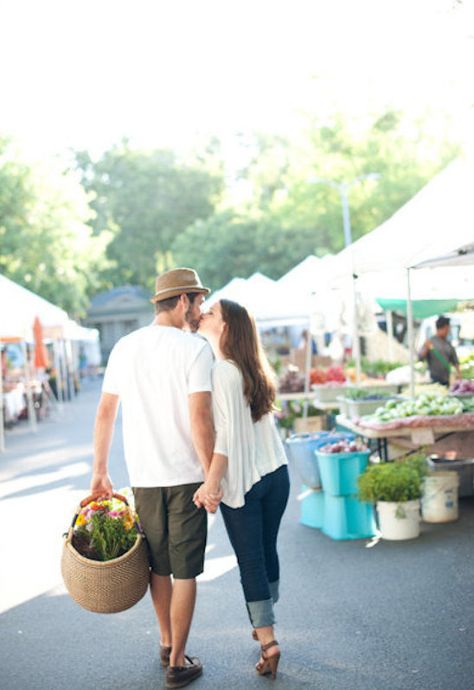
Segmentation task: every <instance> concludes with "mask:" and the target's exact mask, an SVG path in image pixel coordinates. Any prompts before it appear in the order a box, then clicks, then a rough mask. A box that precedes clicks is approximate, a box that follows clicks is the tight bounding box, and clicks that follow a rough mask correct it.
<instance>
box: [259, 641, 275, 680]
mask: <svg viewBox="0 0 474 690" xmlns="http://www.w3.org/2000/svg"><path fill="white" fill-rule="evenodd" d="M271 647H278V642H277V641H276V640H272V641H271V642H268V644H262V646H261V650H262V658H261V660H260V661H259V662H258V664H257V665H256V666H255V669H256V671H257V673H259V674H260V675H261V676H269V675H271V676H272V678H273V679H275V678H276V674H277V668H278V663H279V661H280V651H278V652H277V653H276V654H273V656H267V655H266V654H265V652H266V651H268V650H269V649H270V648H271Z"/></svg>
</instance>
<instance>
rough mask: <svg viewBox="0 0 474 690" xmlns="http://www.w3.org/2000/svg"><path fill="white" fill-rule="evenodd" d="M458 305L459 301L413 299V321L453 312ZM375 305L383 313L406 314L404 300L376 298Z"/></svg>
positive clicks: (405, 302)
mask: <svg viewBox="0 0 474 690" xmlns="http://www.w3.org/2000/svg"><path fill="white" fill-rule="evenodd" d="M460 303H461V300H458V299H415V300H413V301H412V307H413V317H414V318H415V319H426V318H428V317H429V316H435V315H437V314H444V313H445V312H447V311H454V310H455V309H456V308H457V306H458V304H460ZM377 304H379V305H380V306H381V307H382V309H383V310H384V311H398V312H401V313H402V314H406V313H407V301H406V299H383V298H379V297H377Z"/></svg>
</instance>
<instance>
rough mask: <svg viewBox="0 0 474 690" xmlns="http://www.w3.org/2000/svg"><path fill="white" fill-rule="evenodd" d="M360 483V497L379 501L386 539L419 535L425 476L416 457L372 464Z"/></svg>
mask: <svg viewBox="0 0 474 690" xmlns="http://www.w3.org/2000/svg"><path fill="white" fill-rule="evenodd" d="M358 485H359V498H360V500H361V501H367V502H369V503H375V504H376V508H377V514H378V519H379V527H380V532H381V535H382V538H383V539H389V540H401V539H414V538H415V537H418V536H419V534H420V498H421V493H422V476H421V471H420V465H419V463H418V462H417V460H416V459H415V458H413V459H412V460H408V461H401V462H389V463H380V464H377V465H371V466H369V467H368V468H367V469H366V470H365V472H364V473H363V474H362V475H361V476H360V477H359V480H358Z"/></svg>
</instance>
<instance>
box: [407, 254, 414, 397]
mask: <svg viewBox="0 0 474 690" xmlns="http://www.w3.org/2000/svg"><path fill="white" fill-rule="evenodd" d="M410 277H411V276H410V269H409V268H407V327H408V347H409V351H410V395H411V397H412V398H414V397H415V342H414V327H413V305H412V301H411V281H410Z"/></svg>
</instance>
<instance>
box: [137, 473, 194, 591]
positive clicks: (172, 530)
mask: <svg viewBox="0 0 474 690" xmlns="http://www.w3.org/2000/svg"><path fill="white" fill-rule="evenodd" d="M200 486H201V482H198V483H197V484H181V485H179V486H164V487H134V488H133V493H134V496H135V508H136V510H137V513H138V517H139V518H140V523H141V526H142V527H143V531H144V533H145V536H146V539H147V542H148V550H149V554H150V562H151V568H152V570H153V572H154V573H155V574H156V575H173V577H175V578H178V579H180V580H189V579H192V578H194V577H197V575H199V574H200V573H202V571H203V569H204V552H205V550H206V540H207V513H206V511H205V510H204V508H196V506H195V505H194V503H193V495H194V493H195V491H196V490H197V489H198V488H199V487H200Z"/></svg>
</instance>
